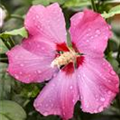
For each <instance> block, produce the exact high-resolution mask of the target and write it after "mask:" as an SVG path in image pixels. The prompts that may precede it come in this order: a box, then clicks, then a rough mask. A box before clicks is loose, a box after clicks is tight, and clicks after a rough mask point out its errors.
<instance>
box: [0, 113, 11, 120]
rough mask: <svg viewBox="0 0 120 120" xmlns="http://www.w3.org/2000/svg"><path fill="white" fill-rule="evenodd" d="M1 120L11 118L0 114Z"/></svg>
mask: <svg viewBox="0 0 120 120" xmlns="http://www.w3.org/2000/svg"><path fill="white" fill-rule="evenodd" d="M0 120H9V118H7V117H6V116H4V115H2V114H0Z"/></svg>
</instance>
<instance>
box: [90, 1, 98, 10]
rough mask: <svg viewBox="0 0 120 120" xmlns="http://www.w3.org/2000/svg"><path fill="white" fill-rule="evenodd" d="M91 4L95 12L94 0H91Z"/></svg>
mask: <svg viewBox="0 0 120 120" xmlns="http://www.w3.org/2000/svg"><path fill="white" fill-rule="evenodd" d="M91 4H92V8H93V10H94V11H95V12H97V7H96V4H95V1H94V0H91Z"/></svg>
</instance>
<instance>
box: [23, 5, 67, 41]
mask: <svg viewBox="0 0 120 120" xmlns="http://www.w3.org/2000/svg"><path fill="white" fill-rule="evenodd" d="M25 27H26V29H27V30H28V32H29V34H31V35H36V34H37V35H38V34H39V35H40V36H42V37H43V36H44V37H45V38H47V39H48V40H50V41H53V42H55V43H63V42H65V40H66V29H65V20H64V16H63V13H62V10H61V8H60V7H59V5H58V4H57V3H54V4H51V5H49V6H48V7H44V6H42V5H36V6H33V7H31V8H30V10H29V12H28V13H27V15H26V19H25Z"/></svg>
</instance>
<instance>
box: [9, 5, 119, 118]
mask: <svg viewBox="0 0 120 120" xmlns="http://www.w3.org/2000/svg"><path fill="white" fill-rule="evenodd" d="M25 27H26V29H27V30H28V32H29V37H28V38H27V39H24V40H23V42H22V43H21V45H17V46H15V47H14V48H13V49H12V50H10V51H9V52H8V53H7V55H8V58H9V67H8V72H9V73H10V74H11V75H12V76H13V77H15V78H16V79H17V80H19V81H21V82H24V83H31V82H43V81H45V80H50V81H49V83H48V84H47V85H46V86H45V87H44V88H43V90H42V91H41V92H40V94H39V95H38V97H37V98H36V100H35V102H34V107H35V109H36V110H37V111H39V112H40V113H41V114H43V115H45V116H47V115H51V114H54V115H60V116H61V117H62V118H63V119H65V120H68V119H69V118H71V117H72V116H73V111H74V105H75V104H76V102H77V101H81V108H82V110H83V111H84V112H89V113H98V112H101V111H103V109H104V108H106V107H107V106H108V105H109V104H110V103H111V101H112V100H113V98H114V97H115V96H116V94H117V93H118V85H119V82H118V81H119V78H118V76H117V75H116V73H115V72H114V70H113V68H112V67H111V65H110V64H109V63H108V62H107V61H106V60H105V59H104V50H105V48H106V46H107V42H108V38H109V37H110V36H111V31H110V27H109V25H108V24H107V23H106V22H105V20H104V19H103V18H102V17H101V15H100V14H98V13H95V12H93V11H91V10H85V11H84V12H80V13H77V14H75V15H74V16H73V17H72V18H71V27H70V30H69V33H70V35H71V41H72V48H71V47H67V45H66V29H65V20H64V17H63V13H62V10H61V8H60V7H59V5H58V4H57V3H54V4H52V5H50V6H48V7H44V6H42V5H36V6H32V7H31V8H30V10H29V12H28V14H27V16H26V19H25ZM81 53H82V54H81Z"/></svg>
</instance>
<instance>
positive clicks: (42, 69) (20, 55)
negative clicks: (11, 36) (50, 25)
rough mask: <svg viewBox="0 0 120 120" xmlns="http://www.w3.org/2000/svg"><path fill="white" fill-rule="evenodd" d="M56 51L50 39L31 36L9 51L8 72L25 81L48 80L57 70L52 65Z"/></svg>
mask: <svg viewBox="0 0 120 120" xmlns="http://www.w3.org/2000/svg"><path fill="white" fill-rule="evenodd" d="M54 51H55V45H54V44H52V43H50V42H49V41H46V40H45V39H41V40H39V37H35V38H34V37H29V38H28V39H26V40H24V42H23V43H22V44H21V45H17V46H16V47H14V48H13V49H12V50H10V51H9V52H8V53H7V55H8V58H9V67H8V72H9V73H10V74H11V75H12V76H14V77H15V78H16V79H18V80H19V81H22V82H25V83H30V82H42V81H44V80H48V79H50V78H51V77H52V76H53V74H54V72H55V71H56V70H57V69H56V68H51V67H50V64H51V62H52V61H53V59H54V57H55V52H54Z"/></svg>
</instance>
